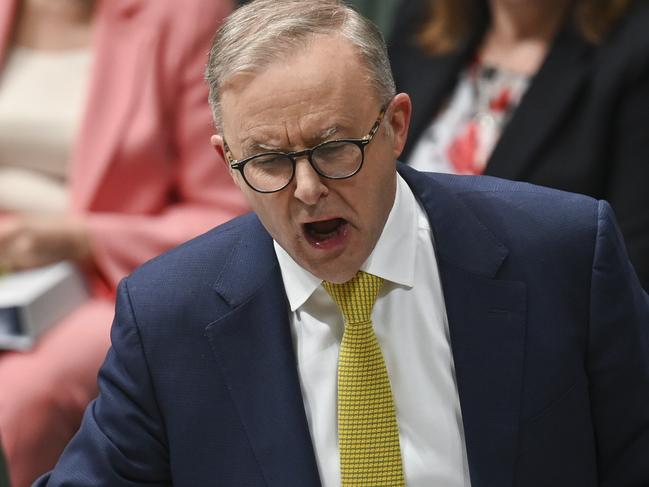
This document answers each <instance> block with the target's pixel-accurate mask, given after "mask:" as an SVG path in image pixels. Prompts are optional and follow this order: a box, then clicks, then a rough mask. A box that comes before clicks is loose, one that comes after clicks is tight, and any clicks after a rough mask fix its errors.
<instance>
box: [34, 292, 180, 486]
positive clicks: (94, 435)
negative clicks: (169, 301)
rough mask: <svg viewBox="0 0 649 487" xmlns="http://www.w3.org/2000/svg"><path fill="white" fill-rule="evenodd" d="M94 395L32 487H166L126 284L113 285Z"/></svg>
mask: <svg viewBox="0 0 649 487" xmlns="http://www.w3.org/2000/svg"><path fill="white" fill-rule="evenodd" d="M111 340H112V348H111V349H110V351H109V352H108V356H107V358H106V361H105V362H104V365H103V366H102V368H101V370H100V372H99V396H98V397H97V399H95V401H94V402H92V403H91V405H90V406H89V407H88V408H87V410H86V413H85V415H84V418H83V422H82V424H81V428H80V429H79V431H78V432H77V434H76V435H75V437H74V438H73V439H72V441H71V442H70V444H69V445H68V446H67V448H66V449H65V451H64V452H63V455H62V456H61V458H60V459H59V462H58V463H57V465H56V467H55V469H54V470H53V471H52V472H50V473H49V474H47V475H45V476H43V477H41V478H40V479H39V480H38V481H37V482H36V483H35V484H34V486H35V487H45V486H47V487H63V486H65V487H75V486H78V487H86V486H89V485H92V486H93V487H135V486H143V485H147V486H151V485H156V486H164V485H171V481H170V480H169V467H168V454H167V451H168V449H167V443H166V435H165V431H164V427H163V422H162V420H161V414H160V410H159V408H158V405H157V402H156V399H155V391H154V387H153V384H152V380H151V377H150V375H149V364H148V363H147V358H146V356H145V353H144V350H143V347H142V343H141V339H140V334H139V330H138V325H137V322H136V317H135V315H134V312H133V309H132V307H131V300H130V297H129V292H128V285H127V283H126V281H123V282H122V283H121V284H120V286H119V288H118V298H117V310H116V316H115V320H114V322H113V328H112V332H111Z"/></svg>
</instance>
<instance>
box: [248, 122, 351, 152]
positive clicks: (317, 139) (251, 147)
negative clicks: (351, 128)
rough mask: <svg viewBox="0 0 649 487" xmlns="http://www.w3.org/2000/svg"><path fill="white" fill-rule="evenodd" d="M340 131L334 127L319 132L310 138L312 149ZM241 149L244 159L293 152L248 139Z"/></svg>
mask: <svg viewBox="0 0 649 487" xmlns="http://www.w3.org/2000/svg"><path fill="white" fill-rule="evenodd" d="M339 131H340V126H338V125H334V126H332V127H329V128H327V129H325V130H323V131H321V132H318V133H317V134H315V135H314V136H312V137H309V139H308V142H310V143H311V144H312V145H311V147H313V146H315V145H317V144H319V143H321V142H324V141H326V140H327V139H329V138H331V137H332V136H334V135H336V134H337V133H338V132H339ZM241 149H242V150H243V153H244V156H243V157H251V156H253V155H255V154H261V153H263V152H291V151H288V150H286V149H284V148H282V147H278V146H274V145H269V144H266V143H264V142H260V141H257V140H254V139H246V140H244V141H243V142H242V143H241Z"/></svg>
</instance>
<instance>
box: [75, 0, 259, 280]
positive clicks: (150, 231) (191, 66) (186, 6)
mask: <svg viewBox="0 0 649 487" xmlns="http://www.w3.org/2000/svg"><path fill="white" fill-rule="evenodd" d="M157 1H160V0H157ZM162 4H165V5H166V6H165V7H164V9H163V10H164V12H162V14H161V17H162V25H161V26H160V27H159V29H161V30H162V32H163V34H160V39H161V41H160V43H158V44H157V48H158V49H159V50H160V52H161V53H162V54H161V55H160V57H161V59H162V61H161V62H160V63H159V64H160V66H159V67H158V73H156V75H157V76H161V75H162V76H167V77H168V79H173V80H174V82H166V83H164V82H162V81H164V80H161V83H159V84H161V88H160V90H161V92H162V93H161V94H160V95H159V98H160V100H161V101H162V102H163V103H164V104H165V106H162V107H158V109H159V111H160V113H165V114H166V116H164V117H161V118H164V121H163V122H162V126H163V130H164V132H165V133H167V134H168V140H167V141H166V142H165V141H157V143H159V144H165V145H166V149H165V150H164V151H162V152H163V153H164V157H162V158H160V157H158V158H155V157H151V160H150V161H146V165H147V167H149V168H151V167H152V166H158V165H159V166H160V167H155V168H154V169H155V170H159V172H160V174H162V175H164V176H160V178H158V177H157V176H155V175H153V174H149V175H148V176H146V175H145V177H143V178H141V179H142V180H138V179H139V178H138V176H137V171H134V172H135V174H129V173H128V172H125V171H124V172H123V174H122V171H121V170H120V169H119V166H120V163H119V161H116V162H115V163H112V166H115V167H116V168H115V170H114V173H113V174H112V175H109V176H107V177H105V178H104V180H105V181H104V183H103V184H104V186H111V187H109V188H100V191H99V192H100V193H101V190H102V189H106V191H104V193H107V194H110V195H111V197H110V198H107V200H109V201H110V203H106V202H104V203H101V202H99V203H95V207H101V208H99V210H97V209H95V208H93V207H91V208H89V210H88V211H86V212H85V218H86V219H87V223H88V227H89V229H90V235H91V246H92V249H93V253H94V261H95V265H96V267H97V268H98V269H99V271H100V274H101V276H102V277H103V278H104V280H105V281H107V283H108V284H109V286H110V288H111V289H114V288H115V286H116V285H117V283H118V282H119V280H120V279H121V278H122V277H124V276H125V275H126V274H127V273H129V272H130V271H132V270H133V269H134V268H135V267H136V266H138V265H139V264H141V263H142V262H144V261H145V260H148V259H150V258H152V257H154V256H156V255H157V254H160V253H161V252H163V251H165V250H167V249H169V248H171V247H173V246H175V245H178V244H180V243H181V242H183V241H185V240H188V239H190V238H191V237H193V236H196V235H197V234H199V233H202V232H204V231H206V230H208V229H209V228H211V227H214V226H216V225H219V224H221V223H223V222H225V221H227V220H229V219H230V218H232V217H233V216H236V215H238V214H240V213H242V212H244V211H246V209H247V207H246V204H245V202H244V200H243V197H242V195H241V193H240V191H239V189H238V188H237V187H236V185H235V184H234V183H233V182H232V179H231V177H230V175H229V171H228V169H227V168H226V165H225V163H224V161H223V160H222V159H221V158H220V157H219V156H217V154H216V152H215V151H214V150H213V148H212V146H211V145H210V143H209V139H210V135H211V134H212V133H213V131H214V130H213V128H212V121H211V114H210V110H209V106H208V103H207V85H206V83H205V81H204V80H203V73H204V67H205V64H206V61H207V51H208V49H209V43H210V40H211V38H212V35H213V34H214V32H215V30H216V27H217V25H218V23H219V22H220V20H221V19H222V18H223V17H224V16H225V15H226V14H227V13H228V12H229V10H230V7H231V4H230V2H229V1H221V0H197V1H190V2H185V1H183V2H177V1H175V0H171V1H169V2H166V1H164V2H161V3H160V4H158V5H162ZM181 9H182V10H181ZM165 21H166V23H165ZM188 32H190V33H193V36H192V37H191V39H188V36H187V33H188ZM131 145H133V144H131ZM150 149H151V152H156V151H159V148H157V147H151V148H150ZM123 150H124V151H125V152H126V151H128V147H126V148H124V149H123ZM117 154H118V156H117V157H118V158H119V150H118V151H117ZM159 159H162V160H159ZM139 162H142V161H139ZM161 185H162V187H161ZM139 195H141V196H139ZM99 199H101V198H99ZM124 199H128V200H129V202H128V203H123V200H124ZM105 200H106V198H105ZM113 208H114V209H113Z"/></svg>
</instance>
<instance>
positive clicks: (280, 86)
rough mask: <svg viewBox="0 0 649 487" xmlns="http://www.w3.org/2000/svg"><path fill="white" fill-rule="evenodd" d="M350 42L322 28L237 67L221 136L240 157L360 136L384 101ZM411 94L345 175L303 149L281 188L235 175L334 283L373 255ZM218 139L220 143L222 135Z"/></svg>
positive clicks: (300, 255)
mask: <svg viewBox="0 0 649 487" xmlns="http://www.w3.org/2000/svg"><path fill="white" fill-rule="evenodd" d="M359 64H360V62H359V60H358V56H357V54H356V53H355V51H354V50H353V48H352V46H351V45H350V44H349V43H348V42H347V41H346V40H344V39H342V38H340V37H338V36H319V37H316V38H315V40H314V41H313V42H312V44H311V45H310V46H309V47H307V48H306V49H305V50H303V51H301V52H298V53H296V54H295V55H293V56H291V57H290V58H289V59H287V60H285V61H282V62H276V63H273V64H271V65H270V66H269V67H268V68H267V69H265V70H264V71H262V72H261V73H257V74H254V75H238V76H236V77H235V78H234V79H233V80H232V82H231V83H229V84H228V86H227V87H226V89H225V90H224V92H223V94H222V98H221V102H222V113H223V136H224V137H225V139H226V140H227V143H228V146H229V148H230V150H231V153H232V157H234V158H235V159H237V160H240V159H243V158H246V157H249V156H252V155H254V154H257V153H261V152H265V151H268V150H281V151H287V152H288V151H296V150H301V149H305V148H310V147H313V146H314V145H316V144H318V143H320V142H323V141H325V140H334V139H341V138H361V137H363V136H365V135H366V134H367V133H368V132H369V130H370V128H371V127H372V124H373V123H374V122H375V120H376V118H377V116H378V114H379V111H380V109H381V101H379V100H377V97H376V96H375V94H374V91H373V89H372V88H371V85H370V83H369V82H368V81H367V79H366V74H365V71H364V70H363V69H362V68H361V67H360V65H359ZM409 117H410V100H409V98H408V96H407V95H405V94H400V95H397V96H396V97H395V98H394V99H393V100H392V102H391V104H390V106H389V107H388V110H387V112H386V116H385V118H384V120H383V123H382V124H381V126H380V128H379V130H378V132H377V133H376V135H375V137H374V139H373V140H372V142H371V143H370V144H369V145H367V146H365V161H364V163H363V167H362V169H361V170H360V172H358V173H357V174H356V175H355V176H353V177H351V178H349V179H344V180H331V179H325V178H322V177H320V176H319V175H318V174H317V173H316V172H315V171H314V169H313V168H312V167H311V165H310V164H309V162H308V160H307V159H306V158H305V157H303V158H300V159H299V160H298V161H297V167H296V171H295V177H294V179H293V180H292V181H291V183H290V184H289V185H288V186H287V187H286V188H284V189H283V190H281V191H279V192H277V193H269V194H268V193H267V194H263V193H258V192H256V191H254V190H253V189H251V188H250V187H248V185H247V184H246V182H245V181H244V180H243V179H242V177H241V174H240V173H239V172H238V171H232V176H233V178H234V180H235V182H236V183H237V184H238V186H239V187H240V188H241V190H242V191H243V193H244V195H245V196H246V198H247V200H248V203H249V204H250V206H251V207H252V208H253V210H254V211H255V212H256V213H257V215H258V216H259V218H260V220H261V221H262V223H263V224H264V226H265V227H266V229H267V230H268V232H269V233H270V234H271V236H272V237H273V238H274V239H275V240H276V241H277V242H278V243H279V244H280V245H281V246H282V247H283V248H284V249H285V250H286V251H287V252H288V253H289V254H290V255H291V257H292V258H293V259H294V260H295V261H296V262H297V263H298V264H300V265H301V266H302V267H303V268H305V269H307V270H309V271H310V272H311V273H312V274H314V275H316V276H317V277H319V278H321V279H325V280H328V281H332V282H345V281H347V280H349V279H350V278H351V277H353V275H354V274H355V273H356V271H357V270H358V269H359V268H360V267H361V265H362V264H363V262H364V261H365V260H366V259H367V257H368V256H369V254H370V253H371V252H372V250H373V248H374V245H375V244H376V242H377V240H378V238H379V236H380V235H381V231H382V230H383V226H384V224H385V221H386V219H387V217H388V214H389V212H390V209H391V208H392V204H393V202H394V195H395V191H396V169H395V159H396V158H397V157H398V156H399V154H400V153H401V150H402V149H403V145H404V143H405V137H406V134H407V128H408V122H409ZM212 142H213V143H214V144H215V145H216V146H217V148H219V149H220V150H223V140H222V139H221V137H219V136H214V137H213V140H212Z"/></svg>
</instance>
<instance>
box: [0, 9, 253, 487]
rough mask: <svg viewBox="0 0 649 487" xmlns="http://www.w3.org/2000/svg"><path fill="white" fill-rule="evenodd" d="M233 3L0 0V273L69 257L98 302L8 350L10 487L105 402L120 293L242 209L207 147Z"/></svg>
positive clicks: (0, 388)
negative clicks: (24, 347)
mask: <svg viewBox="0 0 649 487" xmlns="http://www.w3.org/2000/svg"><path fill="white" fill-rule="evenodd" d="M231 8H232V2H231V1H230V0H183V1H182V2H180V1H177V0H103V1H100V0H96V1H92V0H2V2H0V264H1V265H2V266H3V268H4V269H5V270H7V269H9V270H18V269H27V268H32V267H36V266H42V265H45V264H49V263H52V262H56V261H60V260H69V261H73V262H76V263H77V264H78V266H79V267H80V268H82V269H84V271H85V273H86V275H87V278H88V282H89V284H90V286H91V288H92V294H93V297H92V298H91V299H90V300H89V301H88V302H86V304H84V305H82V306H81V307H80V308H78V309H77V310H76V311H75V312H73V313H72V314H71V315H69V316H67V317H66V318H65V319H64V320H63V322H62V323H60V324H58V325H57V326H56V327H54V328H53V329H51V330H50V331H49V332H47V333H46V334H45V335H44V336H42V337H41V339H40V340H39V342H38V344H37V345H36V347H35V348H34V349H33V350H31V351H29V352H25V353H20V352H0V441H1V443H2V445H3V448H4V450H5V453H6V456H7V463H8V467H9V471H10V476H11V478H12V485H13V486H14V487H24V486H27V485H29V484H31V482H32V481H33V480H34V479H35V478H36V477H37V476H38V475H39V474H40V473H41V472H43V471H45V470H47V469H49V468H51V467H52V466H53V465H54V463H55V461H56V459H57V457H58V455H59V454H60V452H61V451H62V449H63V447H64V446H65V444H66V443H67V441H68V440H69V439H70V437H71V436H72V434H73V433H74V431H76V428H77V426H78V424H79V421H80V419H81V415H82V412H83V410H84V408H85V406H86V405H87V403H88V402H89V401H90V399H91V398H93V397H94V396H95V394H96V374H97V370H98V368H99V365H100V363H101V362H102V361H103V358H104V356H105V353H106V350H107V348H108V346H109V328H110V323H111V319H112V315H113V294H114V291H115V287H116V285H117V283H118V281H119V280H120V279H121V278H122V277H123V276H124V275H125V274H127V273H128V272H130V271H131V270H132V269H133V268H134V267H135V266H137V265H139V264H140V263H142V262H143V261H145V260H147V259H149V258H151V257H153V256H155V255H156V254H159V253H160V252H162V251H164V250H166V249H168V248H170V247H172V246H174V245H176V244H179V243H180V242H182V241H184V240H187V239H189V238H190V237H192V236H194V235H197V234H198V233H200V232H203V231H205V230H207V229H209V228H210V227H212V226H215V225H217V224H219V223H222V222H224V221H226V220H228V219H229V218H231V217H232V216H234V215H236V214H238V213H241V212H242V211H243V210H244V209H245V206H244V203H243V200H242V198H241V196H240V194H239V192H238V190H237V189H236V187H235V186H234V184H233V183H232V181H231V179H230V177H229V175H228V172H227V169H226V167H225V165H224V163H223V161H221V160H218V159H217V158H216V157H215V155H214V152H213V151H212V150H211V146H210V143H209V137H210V134H211V133H212V127H211V116H210V113H209V107H208V104H207V88H206V86H205V84H204V82H203V79H202V76H203V71H204V64H205V62H206V52H207V50H208V48H209V42H210V39H211V36H212V35H213V33H214V32H215V30H216V28H217V26H218V24H219V23H220V21H221V19H223V17H224V16H225V15H227V14H228V13H229V12H230V10H231Z"/></svg>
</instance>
